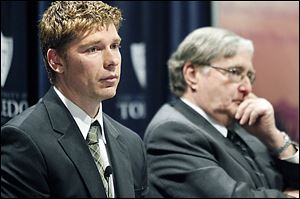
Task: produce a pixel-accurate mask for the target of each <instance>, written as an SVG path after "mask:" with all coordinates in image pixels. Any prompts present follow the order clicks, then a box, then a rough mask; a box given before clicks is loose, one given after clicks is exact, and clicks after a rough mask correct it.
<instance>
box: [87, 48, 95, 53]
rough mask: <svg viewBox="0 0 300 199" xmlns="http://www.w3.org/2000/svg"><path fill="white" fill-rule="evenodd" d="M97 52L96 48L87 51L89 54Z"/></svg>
mask: <svg viewBox="0 0 300 199" xmlns="http://www.w3.org/2000/svg"><path fill="white" fill-rule="evenodd" d="M96 51H97V48H96V47H92V48H89V49H88V50H87V52H88V53H93V52H96Z"/></svg>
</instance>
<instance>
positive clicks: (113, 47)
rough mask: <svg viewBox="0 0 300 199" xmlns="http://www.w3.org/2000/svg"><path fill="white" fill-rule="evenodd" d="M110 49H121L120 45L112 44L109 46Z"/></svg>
mask: <svg viewBox="0 0 300 199" xmlns="http://www.w3.org/2000/svg"><path fill="white" fill-rule="evenodd" d="M111 48H112V49H117V48H121V45H120V44H112V45H111Z"/></svg>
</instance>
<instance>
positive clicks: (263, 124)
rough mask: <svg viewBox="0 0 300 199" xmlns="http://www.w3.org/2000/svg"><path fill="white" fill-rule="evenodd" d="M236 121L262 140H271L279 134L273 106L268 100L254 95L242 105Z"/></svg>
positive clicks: (251, 94)
mask: <svg viewBox="0 0 300 199" xmlns="http://www.w3.org/2000/svg"><path fill="white" fill-rule="evenodd" d="M235 119H237V120H239V122H240V124H241V125H243V126H244V127H245V128H246V129H247V130H248V131H250V133H252V134H253V135H255V136H256V137H258V138H260V139H262V140H264V139H269V138H270V136H273V134H274V133H278V132H279V130H278V129H277V128H276V125H275V117H274V109H273V106H272V105H271V103H270V102H268V101H267V100H266V99H263V98H258V97H256V96H255V95H254V94H253V93H250V94H249V95H248V96H247V97H246V99H245V100H244V101H243V102H242V103H241V104H240V106H239V107H238V109H237V112H236V114H235Z"/></svg>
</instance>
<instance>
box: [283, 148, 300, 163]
mask: <svg viewBox="0 0 300 199" xmlns="http://www.w3.org/2000/svg"><path fill="white" fill-rule="evenodd" d="M293 146H294V147H295V149H296V150H297V152H296V153H295V154H294V155H292V156H290V157H287V158H282V159H281V160H284V161H287V162H290V163H294V164H299V146H297V145H295V144H293Z"/></svg>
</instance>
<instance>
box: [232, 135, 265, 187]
mask: <svg viewBox="0 0 300 199" xmlns="http://www.w3.org/2000/svg"><path fill="white" fill-rule="evenodd" d="M227 138H228V139H229V140H230V141H231V142H232V143H233V144H234V146H235V147H236V148H237V150H238V151H239V152H240V153H241V154H242V156H243V157H244V158H245V159H246V161H247V162H248V164H249V165H250V167H251V168H252V169H253V170H254V173H255V174H256V176H257V177H258V179H259V185H258V187H259V186H264V187H268V185H267V182H266V178H265V175H264V174H263V173H262V172H261V169H260V168H259V165H258V164H257V163H256V162H255V160H254V159H253V157H254V154H253V152H252V151H251V150H250V148H249V147H248V146H247V144H246V143H245V142H244V140H242V138H241V137H240V136H239V135H238V134H237V133H235V132H234V131H233V130H229V129H228V134H227Z"/></svg>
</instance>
